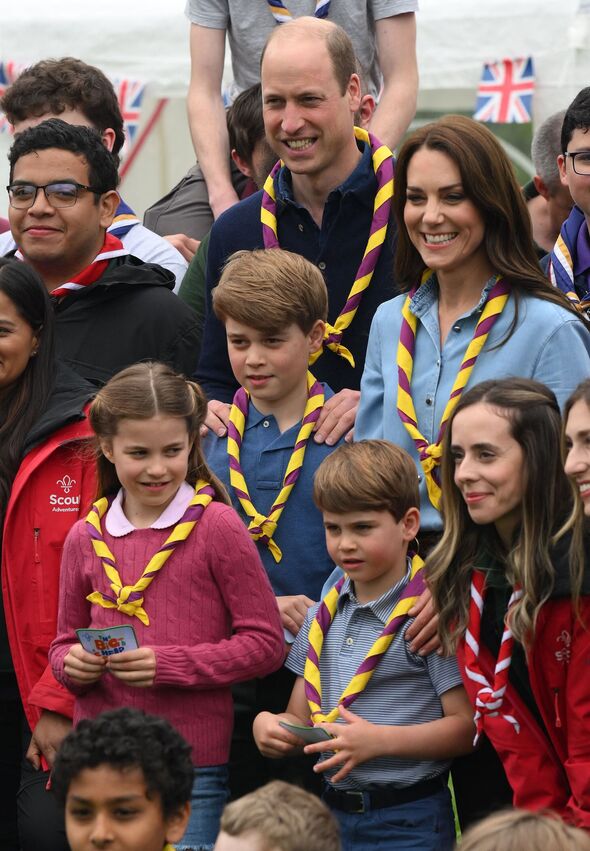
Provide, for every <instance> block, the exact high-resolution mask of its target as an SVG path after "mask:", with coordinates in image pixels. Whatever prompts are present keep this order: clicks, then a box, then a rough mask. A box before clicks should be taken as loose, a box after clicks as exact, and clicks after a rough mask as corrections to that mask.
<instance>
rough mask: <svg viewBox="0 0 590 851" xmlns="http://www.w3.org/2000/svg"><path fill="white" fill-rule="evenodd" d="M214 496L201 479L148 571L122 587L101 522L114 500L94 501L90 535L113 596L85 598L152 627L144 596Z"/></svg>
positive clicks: (89, 519) (88, 520)
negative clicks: (130, 583) (144, 605)
mask: <svg viewBox="0 0 590 851" xmlns="http://www.w3.org/2000/svg"><path fill="white" fill-rule="evenodd" d="M214 496H215V491H214V490H213V488H212V487H211V485H210V484H209V483H208V482H206V481H204V480H203V479H199V481H198V482H197V484H196V487H195V494H194V496H193V498H192V499H191V501H190V502H189V504H188V506H187V508H186V511H185V512H184V514H183V515H182V517H181V518H180V520H179V522H178V523H177V524H176V526H175V527H174V529H173V530H172V532H171V533H170V535H169V536H168V538H166V540H165V541H164V543H163V544H162V546H161V547H160V549H159V550H158V552H157V553H155V555H153V556H152V557H151V559H150V560H149V562H148V564H147V566H146V568H145V570H144V571H143V573H142V574H141V576H140V577H139V579H138V580H137V582H136V583H135V584H134V585H123V582H122V580H121V577H120V576H119V571H118V570H117V565H116V562H115V556H114V555H113V554H112V552H111V551H110V550H109V548H108V546H107V544H106V542H105V540H104V537H103V534H102V527H101V520H102V518H103V517H104V515H105V513H106V511H107V510H108V508H109V506H110V504H111V502H112V498H111V499H108V498H107V497H103V498H102V499H99V500H98V501H97V502H95V503H94V505H93V506H92V508H91V509H90V512H89V513H88V516H87V517H86V525H87V527H88V531H89V533H90V537H91V540H92V546H93V548H94V552H95V553H96V555H97V556H98V557H99V559H100V560H101V562H102V566H103V568H104V572H105V573H106V575H107V577H108V579H109V580H110V587H111V590H112V592H113V593H112V594H107V593H104V592H102V591H93V592H92V594H89V595H88V596H87V597H86V599H87V600H89V601H90V602H91V603H96V604H97V605H98V606H102V607H103V608H104V609H117V611H119V612H124V614H126V615H129V616H130V617H133V616H135V617H136V618H139V620H140V621H141V622H142V623H143V624H145V625H146V626H149V623H150V621H149V618H148V616H147V612H146V611H145V609H144V608H143V594H144V592H145V590H146V589H147V588H148V587H149V586H150V584H151V583H152V581H153V579H154V578H155V576H156V574H157V573H158V571H159V570H161V568H162V567H164V565H165V563H166V561H167V560H168V559H169V558H170V556H171V555H172V553H173V552H174V550H175V549H176V547H177V546H178V544H181V543H182V542H183V541H186V539H187V538H188V536H189V535H190V533H191V532H192V530H193V529H194V527H195V526H196V524H197V523H198V522H199V520H200V519H201V517H202V515H203V512H204V511H205V509H206V508H207V506H208V505H209V503H210V502H211V500H212V499H213V498H214Z"/></svg>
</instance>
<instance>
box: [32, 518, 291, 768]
mask: <svg viewBox="0 0 590 851" xmlns="http://www.w3.org/2000/svg"><path fill="white" fill-rule="evenodd" d="M170 531H171V530H170V529H137V530H135V531H134V532H132V533H131V534H129V535H125V536H124V537H113V536H111V535H109V534H108V532H106V531H105V532H104V537H105V541H106V543H107V544H108V546H109V548H110V550H111V552H112V553H113V554H114V556H115V559H116V562H117V567H118V570H119V574H120V576H121V578H122V580H123V584H133V583H134V582H136V581H137V579H138V578H139V576H140V575H141V573H142V571H143V569H144V567H145V566H146V564H147V563H148V561H149V559H150V558H151V556H152V555H153V554H154V553H155V552H156V550H158V548H159V547H160V546H161V545H162V543H163V542H164V541H165V540H166V538H167V536H168V535H169V534H170ZM94 590H102V591H106V590H109V591H110V589H109V586H108V579H107V577H106V574H105V573H104V571H103V568H102V566H101V563H100V561H99V559H98V558H97V556H96V555H95V553H94V551H93V549H92V544H91V541H90V536H89V534H88V532H87V529H86V527H85V521H84V520H80V521H78V523H76V524H75V526H73V527H72V529H71V531H70V533H69V535H68V537H67V539H66V542H65V547H64V552H63V559H62V567H61V577H60V594H59V614H58V621H57V636H56V638H55V640H54V642H53V644H52V645H51V648H50V651H49V661H50V663H51V667H52V669H53V673H54V675H55V677H56V679H57V680H59V682H61V683H63V685H65V686H66V687H67V688H69V689H70V690H71V691H72V692H74V693H75V695H76V706H75V710H74V724H76V723H77V722H78V721H80V719H82V718H92V717H94V716H95V715H98V714H99V713H100V712H102V711H104V710H105V709H113V708H115V707H118V706H132V707H135V708H138V709H143V710H145V711H146V712H151V713H154V714H156V715H161V716H163V717H165V718H167V719H168V721H170V722H171V723H172V724H173V725H174V726H175V727H176V728H177V729H178V730H179V731H180V732H181V733H182V734H183V736H184V737H185V738H186V739H187V741H188V742H190V744H191V745H192V748H193V761H194V763H195V765H201V766H205V765H221V764H223V763H225V762H227V760H228V756H229V745H230V739H231V731H232V725H233V706H232V698H231V692H230V686H231V685H232V683H236V682H240V681H241V680H249V679H252V678H253V677H263V676H265V675H266V674H270V673H271V672H272V671H275V670H276V669H277V668H279V667H280V666H281V664H282V662H283V659H284V639H283V631H282V629H281V623H280V618H279V613H278V609H277V604H276V601H275V597H274V594H273V592H272V589H271V587H270V583H269V581H268V579H267V576H266V573H265V571H264V568H263V567H262V563H261V561H260V557H259V556H258V553H257V551H256V547H255V545H254V544H253V543H252V541H251V540H250V536H249V535H248V532H247V529H246V527H245V526H244V524H243V523H242V521H241V520H240V518H239V517H238V515H237V514H236V513H235V511H234V510H233V509H232V508H230V507H228V506H226V505H223V504H221V503H219V502H212V503H211V504H210V505H209V506H208V508H207V509H206V510H205V512H204V514H203V516H202V518H201V520H200V522H199V523H198V525H197V527H196V528H195V529H194V530H193V532H192V534H191V535H190V536H189V537H188V539H187V540H186V541H185V542H184V543H182V544H181V545H179V546H178V547H177V549H176V552H175V553H173V555H172V556H171V557H170V559H169V561H168V562H167V563H166V564H165V566H164V567H163V568H162V569H161V571H160V572H159V574H158V575H157V576H156V578H155V579H154V581H153V582H152V584H151V585H150V586H149V588H148V589H147V590H146V592H145V595H144V608H145V610H146V612H147V614H148V617H149V620H150V624H149V626H144V625H143V624H142V623H141V621H140V620H139V619H138V618H136V617H133V618H130V617H129V616H128V615H124V614H122V613H121V612H118V611H117V610H116V609H103V608H102V607H101V606H97V605H91V604H90V603H89V602H88V601H87V600H86V595H87V594H90V593H91V592H92V591H94ZM122 623H132V624H133V627H134V629H135V632H136V634H137V640H138V642H139V645H140V647H141V646H149V647H152V648H153V649H154V651H155V653H156V681H155V684H154V686H152V687H151V688H132V687H131V686H128V685H126V684H124V683H123V682H121V680H119V679H117V678H116V677H114V676H113V675H112V674H108V673H107V674H104V675H103V676H102V678H101V679H100V680H99V681H98V682H97V683H95V684H93V685H91V686H86V687H85V686H82V687H80V686H79V685H78V684H76V683H74V682H73V681H72V680H70V679H69V677H67V676H66V674H65V673H64V659H65V657H66V655H67V653H68V650H69V649H70V647H71V646H72V644H75V643H77V636H76V634H75V632H74V630H75V629H77V628H82V627H96V628H105V627H108V626H115V625H117V624H122Z"/></svg>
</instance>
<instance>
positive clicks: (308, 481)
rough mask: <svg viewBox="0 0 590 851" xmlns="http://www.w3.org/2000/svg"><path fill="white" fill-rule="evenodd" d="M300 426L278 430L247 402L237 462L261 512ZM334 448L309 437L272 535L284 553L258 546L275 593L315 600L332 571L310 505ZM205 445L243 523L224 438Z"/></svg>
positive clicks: (272, 497)
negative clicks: (322, 467) (275, 553)
mask: <svg viewBox="0 0 590 851" xmlns="http://www.w3.org/2000/svg"><path fill="white" fill-rule="evenodd" d="M324 393H325V398H326V399H329V398H330V397H331V396H333V395H334V394H333V393H332V391H331V390H330V389H329V388H328V387H325V388H324ZM300 425H301V423H297V424H296V425H294V426H292V427H291V428H290V429H287V431H284V432H283V433H282V434H281V432H280V431H279V427H278V425H277V421H276V420H275V418H274V417H273V416H266V415H264V414H261V413H260V411H258V410H257V409H256V408H255V407H254V405H252V404H251V403H250V407H249V409H248V418H247V420H246V428H245V430H244V439H243V442H242V450H241V452H240V464H241V466H242V470H243V472H244V478H245V479H246V482H247V484H248V490H249V492H250V499H251V501H252V502H253V504H254V505H255V506H256V508H257V510H258V511H260V512H261V513H263V514H266V515H268V512H269V511H270V509H271V506H272V504H273V502H274V501H275V499H276V497H277V496H278V494H279V491H280V489H281V486H282V483H283V478H284V476H285V472H286V470H287V465H288V463H289V460H290V458H291V454H292V452H293V447H294V445H295V440H296V438H297V434H298V432H299V428H300ZM341 442H342V441H340V443H341ZM338 445H339V443H338V444H336V446H338ZM336 446H326V444H319V443H315V441H314V440H313V437H312V438H310V439H309V440H308V442H307V447H306V450H305V456H304V459H303V466H302V468H301V472H300V474H299V478H298V480H297V482H296V483H295V486H294V487H293V490H292V491H291V494H290V496H289V499H288V500H287V504H286V505H285V508H284V509H283V513H282V514H281V517H280V519H279V522H278V525H277V529H276V532H275V534H274V536H273V539H274V541H275V542H276V543H277V545H278V546H279V547H280V549H281V551H282V553H283V557H282V559H281V561H280V562H278V563H277V562H275V560H274V558H273V556H272V554H271V552H270V550H269V549H268V547H266V546H265V545H264V544H261V543H258V544H257V547H258V552H259V553H260V556H261V558H262V563H263V564H264V567H265V569H266V572H267V574H268V577H269V579H270V583H271V585H272V587H273V591H274V592H275V594H276V595H277V597H280V596H286V595H291V594H305V595H306V596H307V597H310V598H311V599H312V600H319V599H320V591H321V590H322V586H323V584H324V582H325V580H326V579H327V577H328V576H329V575H330V573H331V572H332V570H333V569H334V562H333V561H332V559H331V558H330V556H329V555H328V551H327V549H326V536H325V532H324V524H323V519H322V514H321V512H320V511H319V510H318V509H317V508H316V507H315V505H314V503H313V499H312V487H313V476H314V473H315V471H316V470H317V468H318V467H319V465H320V464H321V462H322V461H323V460H324V458H326V456H327V455H329V454H330V452H333V451H334V449H335V448H336ZM204 448H205V453H206V456H207V463H208V464H209V466H210V467H211V469H212V470H213V472H214V473H215V474H216V475H217V476H218V477H219V478H220V479H221V481H222V482H223V484H224V485H225V486H226V488H227V490H228V492H229V494H230V496H231V498H232V504H233V506H234V508H235V509H236V510H237V512H238V513H239V515H240V517H241V518H242V519H243V520H244V522H245V523H246V524H248V523H249V522H250V521H249V518H248V517H247V516H246V514H245V513H244V511H243V509H242V506H241V505H240V503H239V500H238V498H237V497H236V496H235V494H234V493H233V490H232V488H231V486H230V483H229V461H228V454H227V437H217V436H215V435H213V434H212V433H211V432H210V433H209V434H208V435H207V438H206V440H205V442H204Z"/></svg>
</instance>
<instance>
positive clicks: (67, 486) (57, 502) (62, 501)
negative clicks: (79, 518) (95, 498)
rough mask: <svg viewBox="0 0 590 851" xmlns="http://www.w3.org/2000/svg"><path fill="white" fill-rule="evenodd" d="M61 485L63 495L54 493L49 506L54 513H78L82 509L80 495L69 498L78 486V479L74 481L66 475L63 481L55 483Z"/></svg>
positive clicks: (50, 497) (59, 480) (50, 496)
mask: <svg viewBox="0 0 590 851" xmlns="http://www.w3.org/2000/svg"><path fill="white" fill-rule="evenodd" d="M55 484H56V485H59V487H60V488H61V489H62V491H63V493H61V494H57V493H52V494H50V495H49V504H50V505H51V510H52V511H60V512H61V511H78V509H79V507H80V494H78V495H77V496H74V495H72V496H68V494H69V493H70V491H71V490H72V488H73V487H74V485H75V484H76V479H72V477H71V476H68V474H67V473H66V474H65V475H64V476H62V477H61V479H58V480H57V482H56V483H55Z"/></svg>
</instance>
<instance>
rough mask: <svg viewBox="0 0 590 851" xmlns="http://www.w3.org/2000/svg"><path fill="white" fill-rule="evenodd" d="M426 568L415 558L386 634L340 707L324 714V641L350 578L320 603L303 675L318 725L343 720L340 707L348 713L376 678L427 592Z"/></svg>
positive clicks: (367, 659)
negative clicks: (402, 628) (347, 710)
mask: <svg viewBox="0 0 590 851" xmlns="http://www.w3.org/2000/svg"><path fill="white" fill-rule="evenodd" d="M423 566H424V562H423V561H422V559H421V558H420V556H419V555H414V556H413V557H412V564H411V567H410V578H409V580H408V583H407V584H406V586H405V587H404V588H403V590H402V593H401V596H400V598H399V600H398V601H397V603H396V604H395V606H394V607H393V610H392V612H391V614H390V615H389V617H388V618H387V622H386V624H385V627H384V628H383V632H382V633H381V635H380V636H379V637H378V638H377V640H376V641H375V643H374V644H373V646H372V647H371V648H370V650H369V652H368V653H367V655H366V656H365V658H364V659H363V661H362V662H361V664H360V665H359V667H358V668H357V670H356V673H355V675H354V677H353V678H352V679H351V681H350V682H349V684H348V685H347V686H346V688H345V689H344V691H343V692H342V694H341V695H340V697H339V699H338V703H337V704H336V706H335V707H334V709H332V710H331V711H330V712H327V713H325V714H324V713H323V712H322V683H321V678H320V656H321V653H322V647H323V644H324V639H325V637H326V635H327V634H328V630H329V629H330V626H331V624H332V621H333V620H334V615H335V614H336V610H337V608H338V597H339V596H340V591H341V589H342V586H343V585H344V582H345V580H346V576H343V577H342V579H339V580H338V582H337V583H336V585H334V587H333V588H331V589H330V591H329V592H328V593H327V594H326V596H325V597H324V599H323V600H322V602H321V603H320V605H319V608H318V611H317V614H316V616H315V618H314V619H313V621H312V622H311V626H310V628H309V648H308V650H307V659H306V660H305V668H304V671H303V679H304V682H305V696H306V698H307V702H308V704H309V709H310V712H311V718H312V721H313V722H314V724H318V723H321V722H331V721H336V720H337V719H338V718H339V717H340V713H339V712H338V707H339V706H344V708H345V709H346V708H348V707H349V706H350V704H351V703H352V702H353V701H354V700H356V699H357V697H358V696H359V695H360V694H361V693H362V692H363V691H364V690H365V688H366V687H367V685H368V683H369V680H370V679H371V677H372V676H373V672H374V671H375V668H376V667H377V665H378V664H379V662H380V661H381V659H382V658H383V656H384V654H385V653H386V651H387V649H388V648H389V645H390V644H391V642H392V641H393V639H394V636H395V634H396V633H397V632H398V630H399V629H400V627H402V626H403V624H404V623H405V621H406V619H407V617H408V612H409V610H410V609H411V608H412V606H413V605H414V603H415V602H416V600H417V599H418V597H419V596H420V594H421V593H422V592H423V591H424V588H425V585H424V578H423V572H422V568H423Z"/></svg>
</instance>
